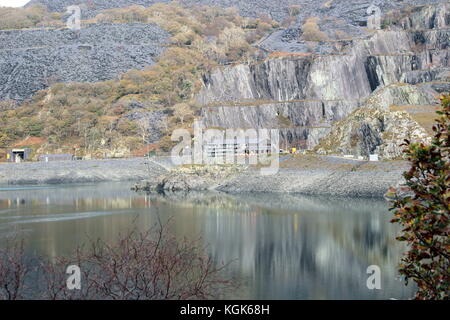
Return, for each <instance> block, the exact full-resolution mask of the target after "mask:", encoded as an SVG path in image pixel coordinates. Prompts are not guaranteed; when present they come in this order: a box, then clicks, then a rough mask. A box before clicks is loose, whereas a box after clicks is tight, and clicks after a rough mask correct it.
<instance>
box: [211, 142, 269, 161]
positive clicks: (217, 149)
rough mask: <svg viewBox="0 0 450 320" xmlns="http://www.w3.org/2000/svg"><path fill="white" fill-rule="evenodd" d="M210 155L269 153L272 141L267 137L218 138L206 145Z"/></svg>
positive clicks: (213, 156) (212, 156)
mask: <svg viewBox="0 0 450 320" xmlns="http://www.w3.org/2000/svg"><path fill="white" fill-rule="evenodd" d="M205 152H206V154H207V156H208V157H210V158H215V157H223V156H226V155H235V154H268V153H271V143H270V141H269V140H267V139H216V140H213V141H211V142H208V143H207V144H206V145H205Z"/></svg>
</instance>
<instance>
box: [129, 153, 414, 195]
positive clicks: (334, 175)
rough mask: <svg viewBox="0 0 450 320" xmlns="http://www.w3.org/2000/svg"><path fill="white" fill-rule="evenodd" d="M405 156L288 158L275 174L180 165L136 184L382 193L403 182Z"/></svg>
mask: <svg viewBox="0 0 450 320" xmlns="http://www.w3.org/2000/svg"><path fill="white" fill-rule="evenodd" d="M406 169H407V164H406V163H405V162H403V161H389V162H365V161H354V160H348V159H342V158H333V157H309V158H308V157H306V158H299V159H295V158H289V159H287V160H284V161H283V162H282V163H281V168H280V170H279V171H278V173H277V174H275V175H271V176H264V175H261V173H260V170H259V169H258V168H254V167H238V166H221V167H218V168H216V167H214V166H212V167H211V166H209V167H199V166H196V167H191V168H187V167H182V168H177V169H174V170H172V171H170V172H168V173H164V174H163V175H161V176H159V177H157V179H154V178H152V179H146V180H145V181H142V182H141V183H139V184H137V185H136V186H135V187H134V188H133V189H134V190H136V191H146V192H175V191H205V190H209V191H211V190H215V191H222V192H227V193H249V192H250V193H251V192H255V193H258V192H259V193H261V192H263V193H269V192H270V193H286V194H304V195H325V196H339V197H340V196H343V197H373V198H379V197H383V196H384V194H385V193H386V191H387V190H388V189H389V188H390V187H392V186H397V185H398V184H399V183H401V182H402V179H403V178H402V173H403V172H404V171H405V170H406Z"/></svg>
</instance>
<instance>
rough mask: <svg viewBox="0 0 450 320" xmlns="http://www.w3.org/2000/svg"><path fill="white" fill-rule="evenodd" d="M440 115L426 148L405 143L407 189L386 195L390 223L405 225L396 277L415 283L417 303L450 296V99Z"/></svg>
mask: <svg viewBox="0 0 450 320" xmlns="http://www.w3.org/2000/svg"><path fill="white" fill-rule="evenodd" d="M438 114H439V115H440V117H439V119H438V120H437V123H436V125H435V126H434V128H433V131H434V133H435V135H434V137H433V140H432V142H431V144H430V145H424V144H417V143H411V142H410V141H406V144H405V146H406V150H405V153H406V155H407V157H408V160H409V161H410V162H411V169H410V170H409V171H408V172H405V174H404V177H405V179H406V185H405V186H404V187H403V188H402V190H394V189H392V190H390V192H389V193H388V197H389V198H391V201H392V209H391V210H392V211H393V212H394V216H395V217H394V219H393V220H392V222H393V223H399V224H400V225H401V226H402V227H403V230H402V232H401V235H400V236H399V237H398V238H397V239H398V240H400V241H404V242H406V243H407V245H408V251H407V252H406V253H405V256H404V257H403V259H402V263H401V264H400V274H401V275H403V276H404V277H405V278H406V281H407V282H408V281H409V280H413V281H414V282H415V283H416V284H417V286H418V291H417V293H416V296H415V298H416V299H433V300H438V299H439V300H441V299H442V300H444V299H445V300H447V299H449V297H450V237H449V233H450V225H449V218H450V217H449V214H450V158H449V151H450V137H449V131H450V96H444V97H442V109H441V110H440V111H438ZM405 194H406V195H405Z"/></svg>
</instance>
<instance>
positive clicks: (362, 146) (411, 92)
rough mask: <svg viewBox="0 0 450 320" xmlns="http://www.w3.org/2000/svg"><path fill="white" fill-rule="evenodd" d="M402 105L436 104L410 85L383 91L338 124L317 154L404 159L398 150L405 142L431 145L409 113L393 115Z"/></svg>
mask: <svg viewBox="0 0 450 320" xmlns="http://www.w3.org/2000/svg"><path fill="white" fill-rule="evenodd" d="M399 97H400V98H399ZM399 102H401V103H405V104H410V105H427V104H432V103H434V98H433V97H432V96H431V95H427V94H426V93H424V92H421V91H419V90H417V89H416V88H415V87H413V86H409V85H403V86H398V85H391V86H389V87H386V88H383V89H381V90H379V91H378V92H376V93H375V94H374V95H372V96H371V97H370V99H369V100H368V101H367V104H366V105H364V106H363V107H361V108H360V109H357V110H356V111H354V112H353V113H352V114H350V116H349V117H348V118H346V119H345V120H343V121H340V122H337V123H336V124H335V125H334V126H333V128H332V130H331V132H330V133H329V134H328V136H326V137H325V138H324V139H322V140H321V142H320V144H319V145H318V146H317V148H316V151H317V152H318V153H322V154H351V155H355V156H364V157H368V156H369V155H371V154H378V155H380V157H382V158H383V159H398V158H401V156H402V148H400V147H399V146H400V145H401V144H402V143H403V142H404V140H405V139H409V140H411V141H416V142H422V143H429V142H430V140H431V139H430V137H429V135H428V133H427V131H426V130H425V129H424V128H423V127H422V126H420V125H419V124H418V123H417V122H416V121H415V120H414V119H413V118H412V117H411V115H410V114H409V113H408V112H406V111H390V108H389V107H390V106H392V105H397V104H398V103H399Z"/></svg>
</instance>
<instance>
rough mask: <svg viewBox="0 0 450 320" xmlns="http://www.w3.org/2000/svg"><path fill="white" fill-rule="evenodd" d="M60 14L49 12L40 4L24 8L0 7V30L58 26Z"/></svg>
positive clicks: (61, 24)
mask: <svg viewBox="0 0 450 320" xmlns="http://www.w3.org/2000/svg"><path fill="white" fill-rule="evenodd" d="M61 17H62V14H61V13H57V12H49V11H48V10H47V8H46V7H45V6H43V5H41V4H33V5H32V6H29V7H26V8H0V30H8V29H23V28H36V27H39V28H42V27H60V26H63V23H62V21H61Z"/></svg>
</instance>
